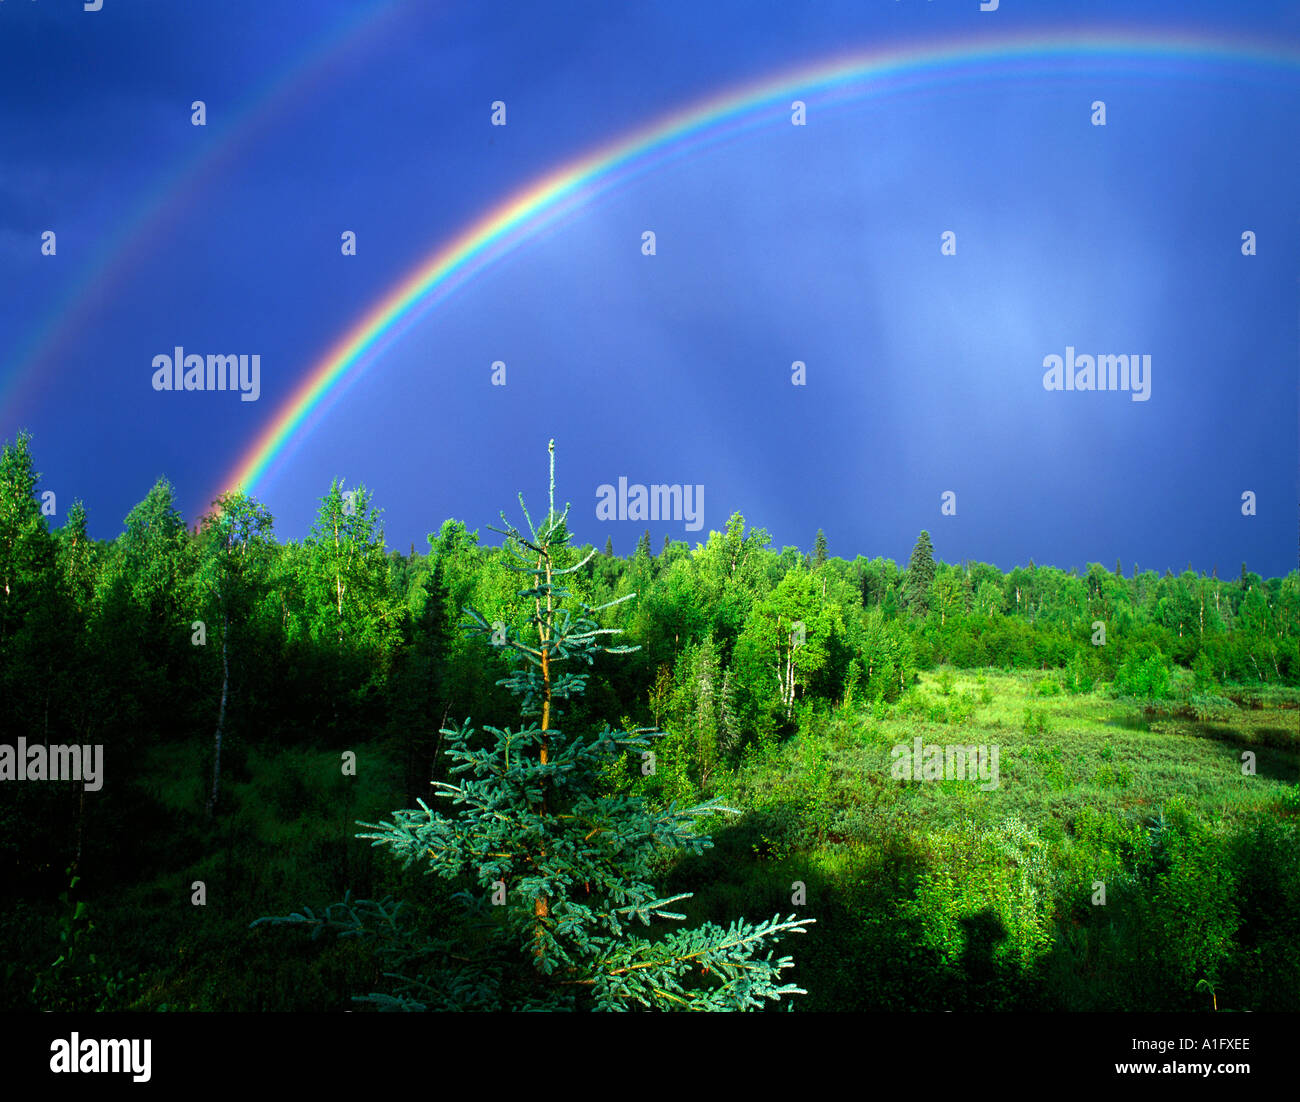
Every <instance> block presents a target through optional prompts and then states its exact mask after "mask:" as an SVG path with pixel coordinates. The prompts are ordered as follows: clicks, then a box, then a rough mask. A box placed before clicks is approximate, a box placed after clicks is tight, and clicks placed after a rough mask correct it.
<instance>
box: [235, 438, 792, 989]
mask: <svg viewBox="0 0 1300 1102" xmlns="http://www.w3.org/2000/svg"><path fill="white" fill-rule="evenodd" d="M550 450H551V483H550V484H551V492H550V508H549V510H548V512H547V515H546V519H545V521H544V522H543V523H542V524H541V526H540V527H535V526H534V525H533V523H532V519H531V517H530V516H529V514H528V510H527V508H526V506H524V503H523V496H522V495H520V499H519V500H520V505H521V506H523V513H524V518H525V520H526V521H527V525H528V531H527V533H526V534H524V533H521V532H520V531H518V530H517V529H516V528H515V527H514V525H512V524H509V522H506V525H507V526H506V528H505V529H503V530H501V531H502V534H503V535H505V537H506V544H505V552H506V554H507V555H508V557H509V559H510V560H511V561H512V562H511V565H512V566H513V568H514V569H515V570H517V571H519V572H521V573H522V574H524V575H525V576H526V577H527V578H528V583H527V586H526V588H525V589H523V590H522V591H521V592H520V596H521V597H523V598H525V599H526V600H528V601H529V602H530V603H531V604H532V608H533V616H532V621H531V626H530V627H529V629H528V630H527V631H525V632H516V631H515V630H513V629H509V628H507V629H506V630H505V632H504V633H502V631H501V629H500V626H499V625H493V624H491V623H489V622H488V621H487V620H486V618H485V617H483V616H482V615H481V614H480V613H478V612H477V611H476V610H474V609H470V608H466V609H465V612H466V614H467V616H468V617H469V621H468V623H467V625H466V626H467V627H468V628H469V629H470V630H471V631H472V632H477V633H479V634H480V635H484V636H486V637H488V638H489V639H494V640H495V642H496V643H497V645H500V646H503V647H505V648H506V649H507V651H508V652H509V657H510V659H511V672H510V675H509V676H508V677H507V678H505V679H503V680H502V682H501V684H503V685H505V686H506V687H508V688H509V690H510V691H511V693H513V694H514V695H515V696H516V697H518V698H519V700H520V705H521V706H520V711H521V715H522V717H523V720H524V722H523V723H522V725H521V726H519V727H518V728H516V729H513V730H512V729H511V728H509V727H507V728H505V729H500V728H497V727H492V726H484V727H483V728H482V732H483V733H485V734H486V735H487V736H488V738H487V739H486V740H484V739H483V737H482V735H481V734H479V733H478V732H476V731H475V729H474V728H473V727H472V726H471V725H470V721H469V720H466V721H465V722H464V723H463V724H462V725H461V726H460V727H459V728H457V729H454V730H452V729H447V730H445V731H444V732H443V733H444V734H445V735H446V736H447V737H448V740H449V745H448V748H447V751H446V753H447V754H448V755H449V756H450V757H451V758H452V759H453V760H454V761H455V763H456V764H455V765H454V766H453V767H452V770H451V776H452V777H455V778H456V780H455V781H454V782H436V783H435V786H434V787H435V788H436V789H437V790H438V791H437V795H439V796H441V797H443V798H444V799H446V800H448V801H450V805H451V806H450V809H449V810H448V812H447V813H439V812H436V811H434V810H432V809H431V808H430V807H429V806H428V805H427V804H425V803H424V801H422V800H421V801H419V803H420V808H419V810H406V811H398V812H395V813H394V815H393V821H392V822H384V823H379V824H370V823H362V824H361V825H362V826H365V827H368V828H369V832H368V833H365V834H361V835H358V837H361V838H368V839H371V840H372V842H373V844H374V845H376V846H386V847H388V848H389V849H390V850H391V851H392V854H393V856H394V857H396V858H398V859H400V860H401V861H402V862H403V863H404V866H407V867H409V866H410V865H412V864H414V863H417V862H418V863H420V864H422V865H425V866H427V869H426V871H427V872H430V873H434V874H437V875H438V876H440V877H442V878H444V879H446V880H450V881H452V882H454V883H459V884H461V885H462V886H465V887H468V889H469V890H468V891H464V892H461V893H460V894H459V895H458V896H456V897H454V898H456V899H457V900H458V901H459V902H460V903H461V904H463V905H464V906H465V913H464V921H463V922H462V923H461V924H460V925H459V926H456V927H455V928H454V930H453V932H452V933H450V934H449V933H448V931H447V928H446V927H445V926H443V927H439V929H438V933H437V934H436V935H433V934H430V933H421V932H420V929H419V927H418V925H414V924H412V923H410V922H409V921H408V919H407V915H408V914H409V912H405V913H404V912H403V910H402V905H401V904H396V905H394V904H393V903H392V901H391V900H387V899H386V900H381V901H377V902H376V901H365V900H363V901H355V902H354V901H352V900H350V899H345V900H344V901H343V903H341V904H335V905H333V906H331V907H330V908H328V909H327V910H326V912H325V913H324V914H323V915H320V916H318V915H316V914H315V913H314V912H312V911H311V910H309V909H304V911H303V912H301V913H297V914H293V915H290V916H287V917H285V918H267V919H259V920H258V922H259V923H260V922H270V923H277V924H278V923H288V924H298V925H308V926H310V927H312V928H313V937H314V936H316V935H317V934H319V933H320V932H321V931H322V930H324V929H334V930H336V931H338V932H339V933H340V934H341V935H343V936H361V937H366V936H373V937H374V938H376V939H377V943H378V944H379V945H380V946H381V947H383V951H384V952H385V953H386V954H387V955H388V957H389V960H390V966H389V968H388V970H387V974H388V975H389V976H391V977H392V978H393V979H394V981H395V983H396V989H395V991H393V992H392V993H391V994H390V993H380V994H375V995H371V996H368V997H367V1000H365V1001H370V1002H372V1003H376V1004H378V1005H379V1006H381V1007H385V1008H391V1009H403V1010H425V1009H428V1010H454V1009H534V1010H536V1009H546V1010H558V1009H591V1010H630V1009H638V1008H647V1009H656V1010H670V1009H691V1010H748V1009H753V1008H757V1007H760V1006H761V1005H763V1002H764V1001H765V1000H779V999H780V998H781V996H783V995H792V994H803V993H804V992H803V991H802V990H801V989H800V988H798V987H795V986H794V985H792V984H788V983H787V984H782V983H780V982H779V981H780V979H781V972H782V971H783V970H785V969H787V968H789V967H791V966H792V964H791V961H790V958H789V957H782V958H780V959H775V960H774V959H773V956H772V953H773V946H774V943H776V942H778V941H780V940H781V939H782V938H783V937H785V935H787V934H790V933H795V932H799V933H802V932H804V928H805V927H806V926H807V925H809V924H810V923H811V922H812V921H813V920H812V919H799V920H796V919H795V918H794V917H793V916H791V917H790V918H788V919H785V920H782V919H781V918H780V916H775V917H773V918H772V919H771V920H769V921H764V922H760V923H757V924H753V923H750V922H747V921H745V920H743V919H740V920H737V921H735V922H733V923H732V924H731V926H730V927H729V928H725V929H724V928H722V927H720V926H717V925H713V924H706V925H703V926H699V927H696V928H694V929H683V928H679V929H676V930H673V931H671V932H666V933H663V934H662V935H660V936H643V935H642V934H640V933H639V932H637V925H638V924H640V925H641V926H643V927H646V928H649V927H650V925H651V923H652V922H656V921H662V920H670V921H682V920H683V919H684V916H682V915H680V914H674V913H672V912H671V911H670V910H669V909H668V908H670V907H671V906H672V905H673V904H674V903H677V902H680V901H681V900H683V899H686V898H689V895H687V894H681V895H674V896H672V897H669V898H663V897H661V896H660V895H659V894H658V892H657V891H656V890H655V888H654V887H653V886H652V885H651V883H650V876H651V872H652V867H653V862H654V861H655V859H657V858H659V857H661V856H662V855H663V854H664V853H665V852H671V851H680V850H687V851H693V852H695V853H699V852H702V851H703V850H704V849H705V848H706V847H708V846H709V845H710V844H711V843H710V841H709V839H708V838H707V837H705V836H703V835H699V834H696V833H695V831H694V829H693V825H694V821H695V820H696V819H698V818H700V817H702V816H706V815H711V814H714V813H716V812H718V811H722V810H727V809H724V808H720V807H719V806H718V805H717V803H716V802H713V801H711V802H709V803H706V804H700V805H697V806H695V807H689V808H680V809H679V808H677V807H676V806H675V805H673V804H669V805H668V807H667V808H665V809H664V810H662V811H659V810H652V809H651V808H649V807H647V806H646V805H645V804H644V803H643V802H642V800H641V799H640V798H639V797H634V796H630V795H626V794H613V795H610V794H606V793H604V792H602V791H601V789H600V786H599V781H600V778H601V776H602V770H603V768H604V767H605V766H607V765H608V764H609V763H610V762H611V761H612V760H616V759H617V758H619V757H621V756H623V755H626V754H631V755H632V756H633V761H634V762H637V763H640V762H641V761H642V760H648V755H649V753H650V751H649V748H650V746H652V745H653V742H652V740H653V739H655V738H658V737H661V736H662V732H659V731H656V730H652V729H647V728H638V729H635V730H630V731H615V730H611V729H610V727H609V726H608V725H605V726H604V728H603V729H602V730H601V731H600V732H598V733H595V734H591V735H581V734H577V733H570V732H564V731H562V730H561V729H560V727H559V726H558V722H559V718H560V716H561V714H562V711H563V708H564V706H565V704H566V702H568V701H570V700H571V699H572V698H573V697H575V696H576V695H578V694H580V693H582V692H583V691H584V690H585V687H586V679H587V676H588V675H587V674H584V673H574V672H570V671H569V670H568V669H567V668H565V667H566V666H567V665H571V664H575V663H576V664H583V663H585V664H586V665H591V664H592V662H593V661H594V658H595V656H596V655H597V654H598V653H605V654H619V653H626V652H628V651H632V650H635V649H636V648H635V647H626V646H604V645H602V640H601V636H608V635H613V634H616V633H617V631H618V629H614V628H601V627H598V626H597V624H596V622H595V620H594V619H592V616H593V614H595V613H597V612H600V611H601V610H602V609H606V608H610V607H612V606H613V605H615V604H619V603H621V602H622V601H625V600H628V599H629V598H630V597H632V596H633V594H628V595H625V596H624V597H620V598H618V599H616V600H615V601H611V602H609V603H608V604H605V605H601V606H597V607H594V608H593V607H588V606H587V605H585V604H582V603H576V604H575V603H574V602H572V601H571V600H570V594H569V591H568V590H567V589H566V588H565V584H564V580H565V579H564V576H565V575H568V574H572V573H574V572H575V571H578V570H580V569H581V568H582V567H583V566H585V564H586V562H587V560H589V559H590V557H591V555H592V554H594V552H591V553H589V554H588V555H587V557H586V558H585V559H583V560H582V561H580V562H578V563H575V564H574V565H571V566H567V567H566V566H561V565H559V564H560V562H562V561H563V559H564V558H565V557H566V556H565V554H564V553H565V551H566V545H567V543H568V535H567V530H566V527H565V518H566V517H567V515H568V507H567V506H566V508H565V510H564V513H563V514H557V513H556V511H555V508H554V489H555V467H554V441H552V442H551V446H550ZM502 520H503V521H505V516H504V514H502ZM476 736H477V737H476ZM494 903H495V904H497V905H495V906H494V905H493V904H494ZM256 924H257V923H254V925H256Z"/></svg>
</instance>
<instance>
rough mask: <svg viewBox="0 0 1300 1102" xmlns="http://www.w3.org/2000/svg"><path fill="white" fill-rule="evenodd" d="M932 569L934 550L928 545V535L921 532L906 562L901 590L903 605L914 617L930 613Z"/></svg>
mask: <svg viewBox="0 0 1300 1102" xmlns="http://www.w3.org/2000/svg"><path fill="white" fill-rule="evenodd" d="M934 569H935V568H934V548H933V547H932V546H931V544H930V533H929V532H926V531H922V532H921V534H920V535H919V536H917V538H916V544H915V545H914V546H913V547H912V557H911V558H910V559H909V560H908V562H907V579H906V581H905V582H904V590H903V596H904V600H905V603H906V604H907V607H908V610H909V611H910V612H911V613H912V614H913V615H914V616H925V615H926V614H927V613H928V612H929V611H930V593H931V589H932V588H933V586H934Z"/></svg>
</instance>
